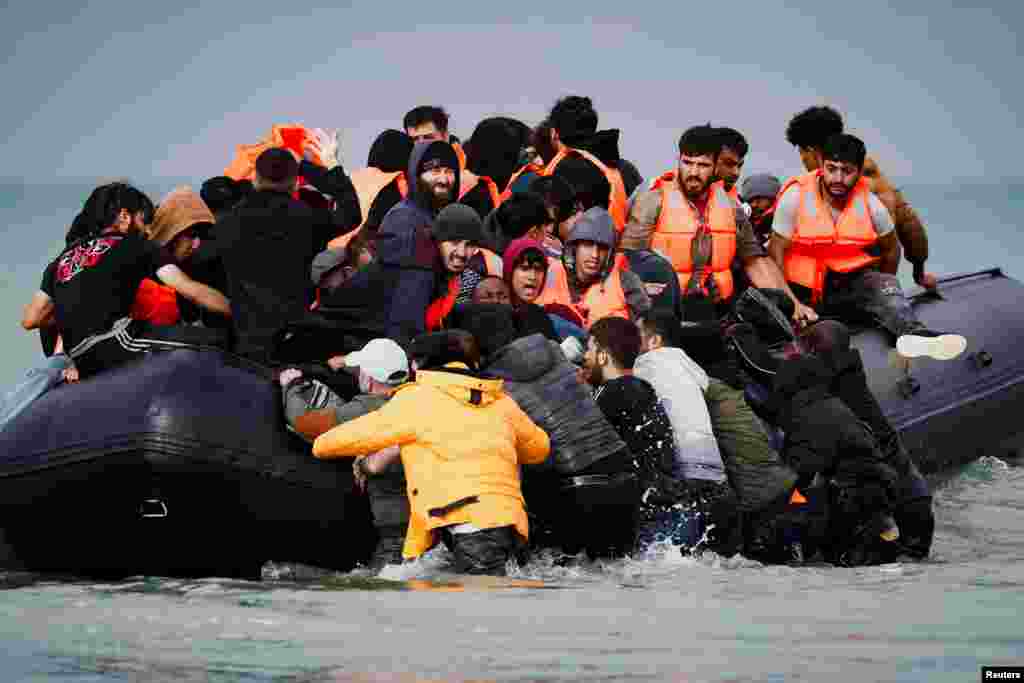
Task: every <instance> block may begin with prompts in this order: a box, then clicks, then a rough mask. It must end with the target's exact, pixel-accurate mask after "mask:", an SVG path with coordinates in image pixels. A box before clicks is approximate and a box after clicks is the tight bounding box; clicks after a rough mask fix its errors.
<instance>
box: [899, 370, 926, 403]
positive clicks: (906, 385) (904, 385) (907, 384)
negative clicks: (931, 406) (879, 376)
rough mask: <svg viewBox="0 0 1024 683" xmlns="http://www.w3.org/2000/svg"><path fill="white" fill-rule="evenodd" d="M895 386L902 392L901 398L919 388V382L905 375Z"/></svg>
mask: <svg viewBox="0 0 1024 683" xmlns="http://www.w3.org/2000/svg"><path fill="white" fill-rule="evenodd" d="M896 387H897V388H898V389H899V390H900V393H901V394H903V398H910V397H911V396H913V395H914V394H916V393H917V392H919V391H920V390H921V383H920V382H918V381H917V380H916V379H914V378H913V377H911V376H910V375H907V376H906V377H904V378H903V379H901V380H900V381H899V382H898V383H897V385H896Z"/></svg>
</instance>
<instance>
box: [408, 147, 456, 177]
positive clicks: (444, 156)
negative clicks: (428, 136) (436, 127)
mask: <svg viewBox="0 0 1024 683" xmlns="http://www.w3.org/2000/svg"><path fill="white" fill-rule="evenodd" d="M419 144H421V145H427V148H426V149H425V150H423V154H422V155H421V156H420V159H419V162H418V163H417V164H416V175H419V174H421V173H423V171H424V170H425V169H427V168H431V167H434V166H441V167H443V168H450V169H452V170H453V171H455V172H456V177H458V171H459V157H458V156H456V154H455V150H454V149H453V148H452V146H451V145H449V144H448V143H447V142H441V141H440V140H433V141H431V142H421V143H419Z"/></svg>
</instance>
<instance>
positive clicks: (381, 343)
mask: <svg viewBox="0 0 1024 683" xmlns="http://www.w3.org/2000/svg"><path fill="white" fill-rule="evenodd" d="M345 365H347V366H348V367H350V368H359V369H360V370H362V371H363V372H365V373H366V374H367V375H369V376H370V377H372V378H374V379H375V380H377V381H378V382H380V383H382V384H390V385H392V386H397V385H399V384H402V383H403V382H405V381H406V380H407V379H409V359H408V358H407V357H406V355H405V351H403V350H402V347H401V346H399V345H398V344H396V343H395V342H394V341H392V340H390V339H374V340H372V341H370V342H368V343H367V344H366V346H364V347H363V348H362V349H360V350H359V351H356V352H355V353H350V354H348V355H347V356H345Z"/></svg>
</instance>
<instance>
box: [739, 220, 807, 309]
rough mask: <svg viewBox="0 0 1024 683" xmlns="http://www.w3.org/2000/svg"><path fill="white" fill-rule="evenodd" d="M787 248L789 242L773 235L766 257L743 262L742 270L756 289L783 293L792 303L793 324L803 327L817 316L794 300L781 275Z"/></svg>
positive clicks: (757, 257) (791, 291)
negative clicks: (777, 290)
mask: <svg viewBox="0 0 1024 683" xmlns="http://www.w3.org/2000/svg"><path fill="white" fill-rule="evenodd" d="M776 241H778V242H779V244H778V245H776ZM782 242H785V243H786V244H784V245H783V244H781V243H782ZM788 246H789V240H787V239H786V238H785V237H780V236H779V235H778V234H773V235H772V238H771V241H770V243H769V245H768V256H754V257H752V258H748V259H747V260H746V261H744V262H743V270H744V271H745V272H746V274H747V277H748V278H750V283H751V284H752V285H754V286H755V287H757V288H758V289H781V290H782V291H783V292H785V294H786V296H788V297H789V300H790V301H792V302H793V320H794V322H796V323H797V324H798V325H805V324H807V323H812V322H814V321H815V320H817V319H818V314H817V313H815V312H814V309H813V308H811V307H810V306H805V305H804V304H803V303H802V302H801V301H800V300H799V299H797V298H796V295H795V294H793V290H792V289H790V288H789V283H788V282H786V278H785V276H784V275H783V274H782V266H781V263H782V260H783V257H784V256H785V254H786V248H787V247H788Z"/></svg>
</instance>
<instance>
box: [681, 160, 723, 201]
mask: <svg viewBox="0 0 1024 683" xmlns="http://www.w3.org/2000/svg"><path fill="white" fill-rule="evenodd" d="M714 177H715V157H714V156H712V155H711V154H704V155H702V156H699V157H691V156H687V155H685V154H683V155H680V157H679V183H680V187H682V189H683V194H685V195H686V196H687V197H689V198H690V199H698V198H700V197H701V196H703V195H704V193H705V192H707V189H708V187H709V186H710V185H711V180H712V179H713V178H714Z"/></svg>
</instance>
